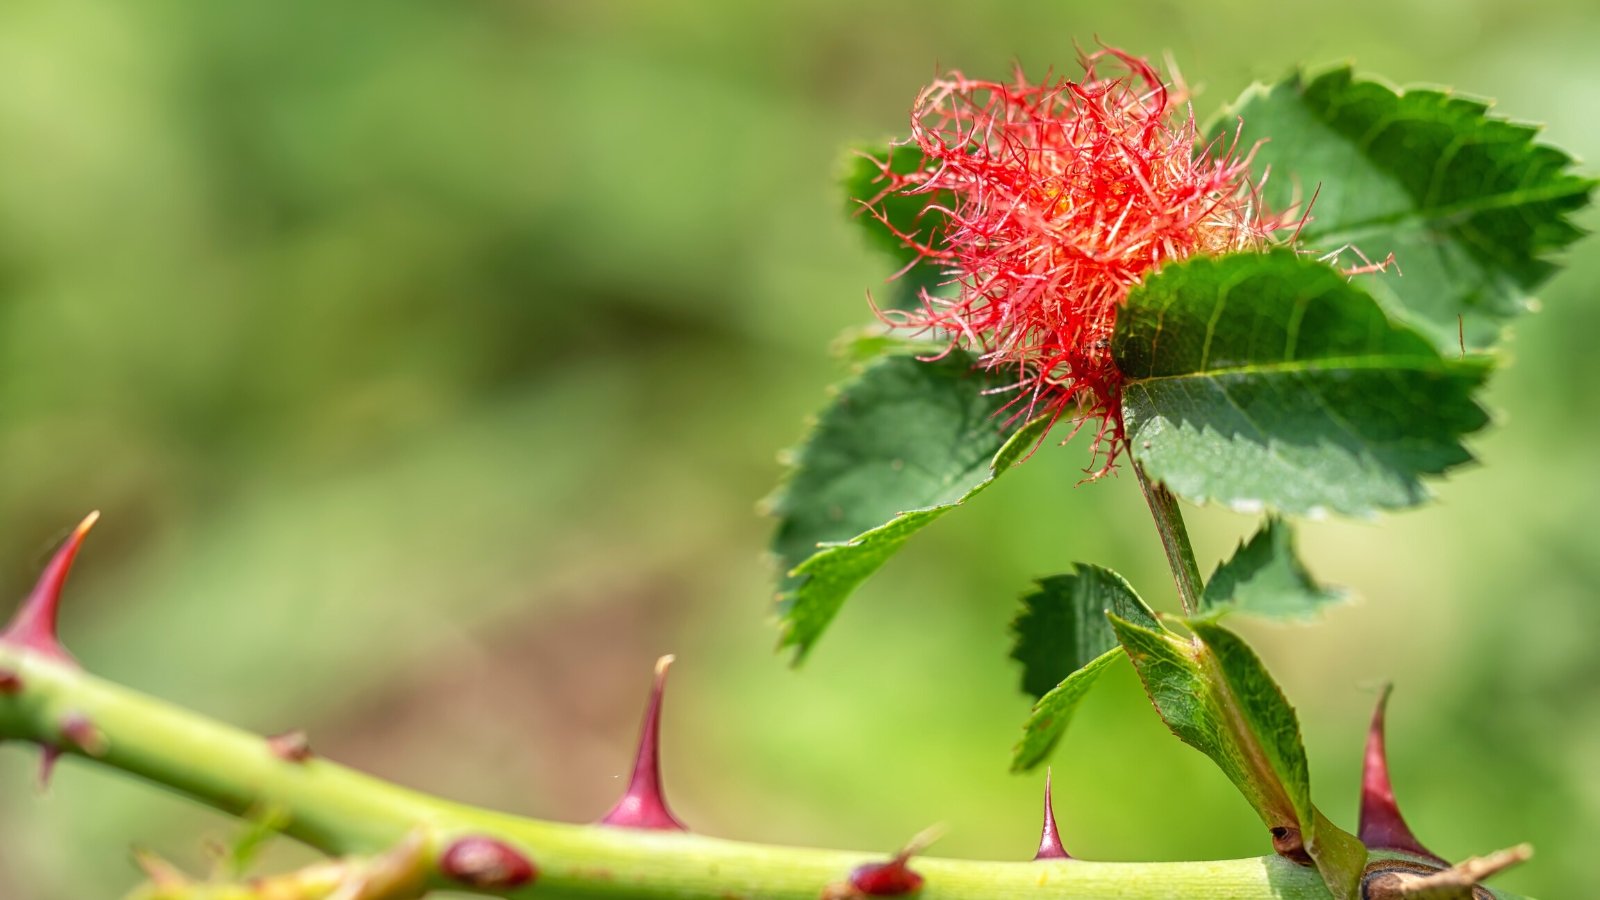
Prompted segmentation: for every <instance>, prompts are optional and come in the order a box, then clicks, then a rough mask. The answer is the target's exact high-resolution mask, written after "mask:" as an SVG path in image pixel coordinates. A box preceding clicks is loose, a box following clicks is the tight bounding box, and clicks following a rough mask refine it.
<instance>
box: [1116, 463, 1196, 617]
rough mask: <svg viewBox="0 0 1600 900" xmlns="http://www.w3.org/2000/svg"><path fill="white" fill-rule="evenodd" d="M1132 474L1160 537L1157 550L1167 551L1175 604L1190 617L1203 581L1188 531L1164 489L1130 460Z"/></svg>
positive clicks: (1179, 512) (1176, 504)
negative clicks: (1174, 585) (1178, 602)
mask: <svg viewBox="0 0 1600 900" xmlns="http://www.w3.org/2000/svg"><path fill="white" fill-rule="evenodd" d="M1133 471H1134V474H1135V475H1137V476H1139V487H1140V488H1141V489H1143V490H1144V499H1145V502H1146V503H1149V504H1150V515H1151V516H1153V517H1155V520H1156V532H1157V533H1159V534H1160V535H1161V548H1162V549H1163V550H1165V551H1167V565H1168V566H1169V567H1171V569H1172V580H1173V581H1175V582H1177V585H1178V600H1179V601H1180V602H1182V603H1183V614H1184V615H1186V616H1192V615H1194V614H1195V612H1196V611H1198V610H1199V609H1200V592H1201V591H1202V590H1203V589H1204V587H1205V581H1204V579H1202V578H1201V577H1200V567H1199V565H1197V564H1196V563H1195V561H1194V548H1193V547H1192V546H1190V545H1189V531H1188V529H1186V528H1184V527H1183V512H1182V511H1181V510H1180V509H1178V498H1177V497H1176V496H1174V495H1173V493H1172V492H1171V491H1169V490H1167V486H1166V485H1164V484H1161V483H1160V482H1157V481H1151V480H1150V476H1149V475H1148V474H1146V473H1145V471H1144V466H1143V465H1141V464H1140V463H1139V461H1138V460H1133Z"/></svg>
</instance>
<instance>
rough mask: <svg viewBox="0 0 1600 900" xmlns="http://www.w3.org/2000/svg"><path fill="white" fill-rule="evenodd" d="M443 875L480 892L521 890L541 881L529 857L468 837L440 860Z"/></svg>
mask: <svg viewBox="0 0 1600 900" xmlns="http://www.w3.org/2000/svg"><path fill="white" fill-rule="evenodd" d="M439 871H440V872H443V873H444V874H445V875H446V876H447V877H449V878H452V879H454V880H455V881H458V882H460V883H461V884H464V885H466V886H468V887H472V888H478V889H480V890H499V889H503V888H514V887H521V886H522V885H525V884H528V883H529V882H531V881H533V880H534V879H535V878H538V877H539V870H538V868H537V867H536V866H534V864H533V862H532V861H531V860H529V859H528V857H526V856H524V855H522V854H521V853H519V852H517V851H516V850H513V849H512V848H511V847H509V846H507V845H506V844H504V843H502V842H500V841H497V840H495V839H494V838H487V837H465V838H461V839H460V840H458V841H456V842H454V843H452V844H451V845H450V846H449V847H448V848H447V849H446V850H445V851H444V854H443V855H442V856H440V857H439Z"/></svg>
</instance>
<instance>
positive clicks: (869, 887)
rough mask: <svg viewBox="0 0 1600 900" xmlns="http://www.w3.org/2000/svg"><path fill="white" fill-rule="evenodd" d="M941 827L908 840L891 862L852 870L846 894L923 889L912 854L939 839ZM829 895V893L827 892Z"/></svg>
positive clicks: (894, 893)
mask: <svg viewBox="0 0 1600 900" xmlns="http://www.w3.org/2000/svg"><path fill="white" fill-rule="evenodd" d="M940 831H942V829H941V828H940V827H939V826H937V825H935V826H933V827H932V828H927V829H924V830H923V831H922V832H921V833H920V834H918V835H916V836H915V837H913V838H912V839H911V840H910V841H908V842H907V843H906V845H905V847H903V848H901V850H900V852H899V853H896V854H895V855H894V857H893V858H892V859H890V860H889V861H888V862H881V863H866V864H864V865H860V866H856V868H855V870H854V871H852V872H851V873H850V882H849V887H848V888H847V889H846V893H845V894H844V895H843V896H846V897H898V896H901V895H903V894H914V893H916V892H917V891H919V890H922V876H921V875H918V874H917V873H916V872H914V871H912V870H911V866H910V865H909V863H910V862H911V857H913V856H915V855H917V854H918V853H921V852H922V851H923V850H924V849H926V848H927V846H928V845H929V844H931V843H933V842H934V841H935V840H937V839H938V837H939V833H940ZM824 896H827V895H824Z"/></svg>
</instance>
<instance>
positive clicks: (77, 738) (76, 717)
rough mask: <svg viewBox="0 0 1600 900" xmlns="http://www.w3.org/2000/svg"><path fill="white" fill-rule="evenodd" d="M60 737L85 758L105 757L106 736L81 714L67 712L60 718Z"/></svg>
mask: <svg viewBox="0 0 1600 900" xmlns="http://www.w3.org/2000/svg"><path fill="white" fill-rule="evenodd" d="M61 737H62V739H64V740H65V741H66V742H67V743H69V744H71V745H72V746H73V747H76V748H77V749H78V750H80V751H81V752H82V753H83V754H84V755H86V756H104V755H105V752H106V736H105V735H104V734H102V733H101V732H100V729H98V728H96V727H94V723H93V722H91V721H89V717H88V716H86V715H84V714H83V713H80V712H69V713H67V714H66V715H65V716H62V717H61Z"/></svg>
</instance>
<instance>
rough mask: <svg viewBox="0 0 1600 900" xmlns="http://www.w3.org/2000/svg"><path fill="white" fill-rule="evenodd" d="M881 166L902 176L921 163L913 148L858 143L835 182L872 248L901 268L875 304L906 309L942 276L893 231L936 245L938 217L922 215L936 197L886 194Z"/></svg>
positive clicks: (937, 283) (932, 288) (850, 212)
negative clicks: (888, 255) (843, 193)
mask: <svg viewBox="0 0 1600 900" xmlns="http://www.w3.org/2000/svg"><path fill="white" fill-rule="evenodd" d="M885 163H887V164H888V166H889V169H890V171H893V172H895V173H897V174H901V175H907V174H910V173H912V172H915V171H917V169H919V168H921V167H922V165H923V159H922V154H921V153H920V152H918V151H917V149H916V148H914V147H895V146H892V145H890V144H888V143H887V142H885V143H884V144H882V145H879V146H871V145H862V146H859V147H856V148H855V149H853V150H852V151H851V152H850V155H849V156H848V157H847V158H846V160H845V167H844V174H843V176H842V177H841V178H840V183H841V185H842V186H843V187H844V192H845V198H846V205H847V208H848V211H849V214H850V216H851V217H852V218H853V219H854V220H855V221H856V222H859V223H860V224H861V226H862V228H864V229H865V230H866V233H867V237H868V240H870V241H871V242H872V244H873V245H874V246H876V247H879V248H881V249H882V250H884V251H886V252H887V253H889V254H890V255H891V256H892V257H893V258H894V260H895V268H896V269H903V270H904V271H903V274H901V275H900V277H898V278H896V279H895V281H894V282H893V284H891V285H890V288H891V289H890V290H889V291H887V292H885V293H886V296H885V297H883V298H881V299H880V300H879V303H880V305H882V306H884V307H885V308H890V309H910V308H913V307H915V306H918V305H919V300H918V292H919V291H921V290H922V289H924V288H926V289H927V290H929V291H932V292H937V290H938V288H939V285H940V282H942V281H944V275H943V274H942V272H941V270H940V269H939V267H938V266H937V265H936V264H934V263H931V262H929V261H928V260H926V259H924V258H923V257H922V254H920V253H918V252H917V251H916V250H915V249H913V248H912V247H911V246H909V245H908V244H907V243H906V241H905V240H903V239H902V238H901V237H900V236H899V235H897V234H895V232H899V233H900V234H902V235H906V236H908V237H910V238H911V239H912V240H913V241H915V242H916V243H919V244H922V245H923V246H927V247H936V246H938V245H939V242H940V240H941V238H940V235H939V224H940V219H939V217H938V215H937V214H925V213H926V210H927V208H928V204H929V203H930V202H936V200H937V194H913V195H910V196H907V195H906V194H902V193H891V194H885V193H884V189H885V188H886V187H887V186H888V185H887V184H886V183H885V180H884V176H883V168H882V167H883V165H884V164H885ZM886 222H887V223H888V224H887V225H885V223H886Z"/></svg>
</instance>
